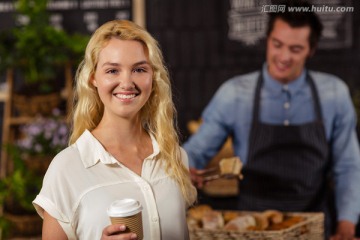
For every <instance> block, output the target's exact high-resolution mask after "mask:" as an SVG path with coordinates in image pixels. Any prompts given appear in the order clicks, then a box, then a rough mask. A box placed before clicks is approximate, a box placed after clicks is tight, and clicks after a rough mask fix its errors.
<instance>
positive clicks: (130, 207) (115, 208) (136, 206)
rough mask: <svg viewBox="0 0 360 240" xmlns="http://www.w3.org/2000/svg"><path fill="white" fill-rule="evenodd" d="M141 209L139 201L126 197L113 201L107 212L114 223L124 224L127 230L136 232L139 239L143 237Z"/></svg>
mask: <svg viewBox="0 0 360 240" xmlns="http://www.w3.org/2000/svg"><path fill="white" fill-rule="evenodd" d="M141 211H142V206H141V204H140V202H139V201H137V200H135V199H131V198H125V199H119V200H116V201H114V202H112V203H111V204H110V206H109V208H108V209H107V214H108V216H109V217H110V220H111V223H112V224H119V223H121V224H124V225H125V226H126V230H125V232H133V233H136V235H137V237H138V239H143V227H142V218H141Z"/></svg>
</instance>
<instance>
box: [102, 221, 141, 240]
mask: <svg viewBox="0 0 360 240" xmlns="http://www.w3.org/2000/svg"><path fill="white" fill-rule="evenodd" d="M125 230H126V226H125V225H124V224H114V225H109V226H107V227H106V228H104V230H103V232H102V235H101V240H130V239H131V240H133V239H138V238H137V236H136V234H135V233H128V232H126V233H125V232H124V231H125Z"/></svg>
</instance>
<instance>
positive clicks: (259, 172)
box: [184, 5, 360, 240]
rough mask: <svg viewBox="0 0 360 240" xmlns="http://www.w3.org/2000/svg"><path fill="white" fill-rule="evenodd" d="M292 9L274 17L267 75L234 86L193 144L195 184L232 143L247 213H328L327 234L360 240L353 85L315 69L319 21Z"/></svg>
mask: <svg viewBox="0 0 360 240" xmlns="http://www.w3.org/2000/svg"><path fill="white" fill-rule="evenodd" d="M301 6H309V7H310V8H311V5H301ZM287 9H288V8H285V12H274V13H271V14H270V19H269V25H268V32H267V52H266V63H264V66H263V68H262V69H261V70H260V71H257V72H253V73H249V74H246V75H241V76H236V77H234V78H232V79H230V80H229V81H227V82H226V83H224V84H223V85H222V86H221V87H220V89H219V90H218V91H217V93H216V94H215V96H214V97H213V99H212V100H211V102H210V103H209V105H208V106H207V107H206V109H205V111H204V112H203V115H202V119H203V124H202V125H201V127H200V129H199V130H198V132H197V133H196V134H194V135H193V136H191V137H190V138H189V140H188V141H187V142H186V143H185V144H184V148H185V150H186V151H187V153H188V155H189V160H190V165H191V167H192V169H191V173H192V178H193V180H194V182H195V183H196V184H198V186H200V185H201V184H202V179H201V177H199V176H198V175H197V174H196V173H197V169H201V168H204V167H205V166H206V164H207V163H208V162H209V161H210V160H211V158H212V157H213V156H214V155H215V154H216V153H217V151H218V150H219V149H220V148H221V146H222V144H223V143H224V141H225V140H226V138H227V137H228V136H231V137H232V139H233V148H234V152H235V154H236V155H237V156H239V157H240V158H241V160H242V161H243V163H244V168H243V175H244V178H243V180H242V181H240V184H239V187H240V189H239V196H238V209H239V210H254V211H262V210H266V209H278V210H281V211H322V212H324V213H325V216H326V218H325V228H326V236H330V232H331V234H332V235H333V236H332V238H331V239H334V240H339V239H353V238H354V235H355V224H356V222H357V221H358V218H359V213H360V187H358V184H359V183H360V153H359V143H358V139H357V135H356V129H355V127H356V117H355V111H354V107H353V104H352V102H351V98H350V95H349V91H348V88H347V86H346V85H345V84H344V83H343V81H341V80H340V79H338V78H337V77H335V76H333V75H330V74H325V73H319V72H313V71H309V70H307V69H306V68H305V63H306V60H307V59H308V58H309V57H311V56H312V55H313V54H314V52H315V49H316V46H317V42H318V40H319V38H320V35H321V31H322V24H321V22H320V20H319V19H318V17H317V16H316V14H315V13H311V12H307V13H306V12H297V13H291V12H288V11H287ZM240 57H241V56H240ZM333 193H335V194H336V195H335V198H334V197H333V196H332V194H333ZM334 200H335V203H336V206H335V204H331V203H333V202H334Z"/></svg>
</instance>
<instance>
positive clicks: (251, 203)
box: [238, 74, 330, 212]
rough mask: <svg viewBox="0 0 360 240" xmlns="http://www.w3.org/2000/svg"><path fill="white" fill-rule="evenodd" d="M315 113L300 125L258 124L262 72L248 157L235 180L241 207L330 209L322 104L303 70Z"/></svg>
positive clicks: (287, 209)
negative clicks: (308, 120)
mask: <svg viewBox="0 0 360 240" xmlns="http://www.w3.org/2000/svg"><path fill="white" fill-rule="evenodd" d="M307 81H308V83H309V85H310V88H311V92H312V97H313V100H314V101H313V102H314V109H315V116H316V119H315V121H314V122H310V123H306V124H302V125H290V126H283V125H272V124H266V123H261V122H260V120H259V115H260V92H261V87H262V83H263V79H262V75H261V74H260V77H259V79H258V83H257V86H256V91H255V97H254V112H253V122H252V128H251V132H250V136H249V152H248V161H247V163H246V164H245V166H244V168H243V175H244V178H243V180H242V181H240V184H239V201H238V208H239V209H240V210H252V211H263V210H267V209H277V210H280V211H291V212H297V211H301V212H306V211H323V212H328V210H327V209H326V208H327V203H326V200H327V196H328V192H329V191H328V189H329V188H328V181H327V179H328V176H327V175H328V170H329V164H330V160H329V159H330V156H329V145H328V142H327V141H326V135H325V128H324V126H323V123H322V116H321V106H320V103H319V97H318V94H317V91H316V88H315V85H314V81H313V80H312V79H311V77H310V75H309V74H307Z"/></svg>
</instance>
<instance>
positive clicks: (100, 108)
mask: <svg viewBox="0 0 360 240" xmlns="http://www.w3.org/2000/svg"><path fill="white" fill-rule="evenodd" d="M111 38H118V39H122V40H135V41H139V42H140V43H142V44H143V46H144V48H145V50H146V51H147V54H148V58H149V62H150V65H151V67H152V69H153V72H154V73H153V87H152V92H151V95H150V97H149V99H148V101H147V103H146V104H145V105H144V107H143V108H142V109H141V111H140V119H141V122H142V126H143V127H144V128H145V129H146V130H147V131H148V132H149V133H151V134H153V136H154V137H155V139H156V141H157V142H158V144H159V148H160V154H159V156H158V158H157V159H163V160H164V161H165V162H166V172H167V173H168V174H169V175H170V177H172V178H173V179H174V180H175V181H176V182H177V183H178V184H179V186H180V189H181V192H182V194H183V196H184V198H185V200H186V203H187V204H188V205H191V204H192V203H193V202H194V201H195V198H196V190H195V188H194V186H193V185H192V183H191V180H190V175H189V172H188V170H187V168H186V167H185V166H184V165H183V163H182V160H181V152H180V147H179V138H178V132H177V127H176V124H175V122H176V110H175V107H174V103H173V101H172V92H171V84H170V80H169V74H168V71H167V69H166V67H165V66H164V61H163V56H162V53H161V50H160V48H159V45H158V43H157V41H156V40H155V39H154V38H153V37H152V36H151V35H150V34H149V33H148V32H147V31H146V30H144V29H143V28H141V27H140V26H138V25H136V24H135V23H133V22H131V21H127V20H113V21H110V22H107V23H105V24H104V25H102V26H101V27H100V28H98V29H97V30H96V31H95V33H94V34H93V35H92V37H91V39H90V41H89V43H88V45H87V47H86V51H85V56H84V59H83V61H82V62H81V63H80V65H79V67H78V69H77V72H76V76H75V82H76V85H75V91H74V93H75V96H74V101H75V106H74V111H73V112H72V114H71V115H72V116H71V117H72V133H71V136H70V140H69V143H70V144H72V143H74V142H75V141H76V140H77V139H78V138H79V137H80V135H81V134H82V133H83V132H84V131H85V130H86V129H88V130H90V131H91V130H93V129H94V128H95V127H96V126H97V125H98V124H99V122H100V120H101V118H102V115H103V112H104V105H103V103H102V102H101V100H100V97H99V95H98V93H97V91H96V89H95V87H94V86H93V85H92V84H91V83H90V78H91V76H92V75H93V74H94V73H95V70H96V67H97V63H98V60H99V59H98V58H99V52H100V51H101V50H102V49H103V47H104V46H105V45H106V44H107V43H108V41H109V40H110V39H111Z"/></svg>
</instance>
